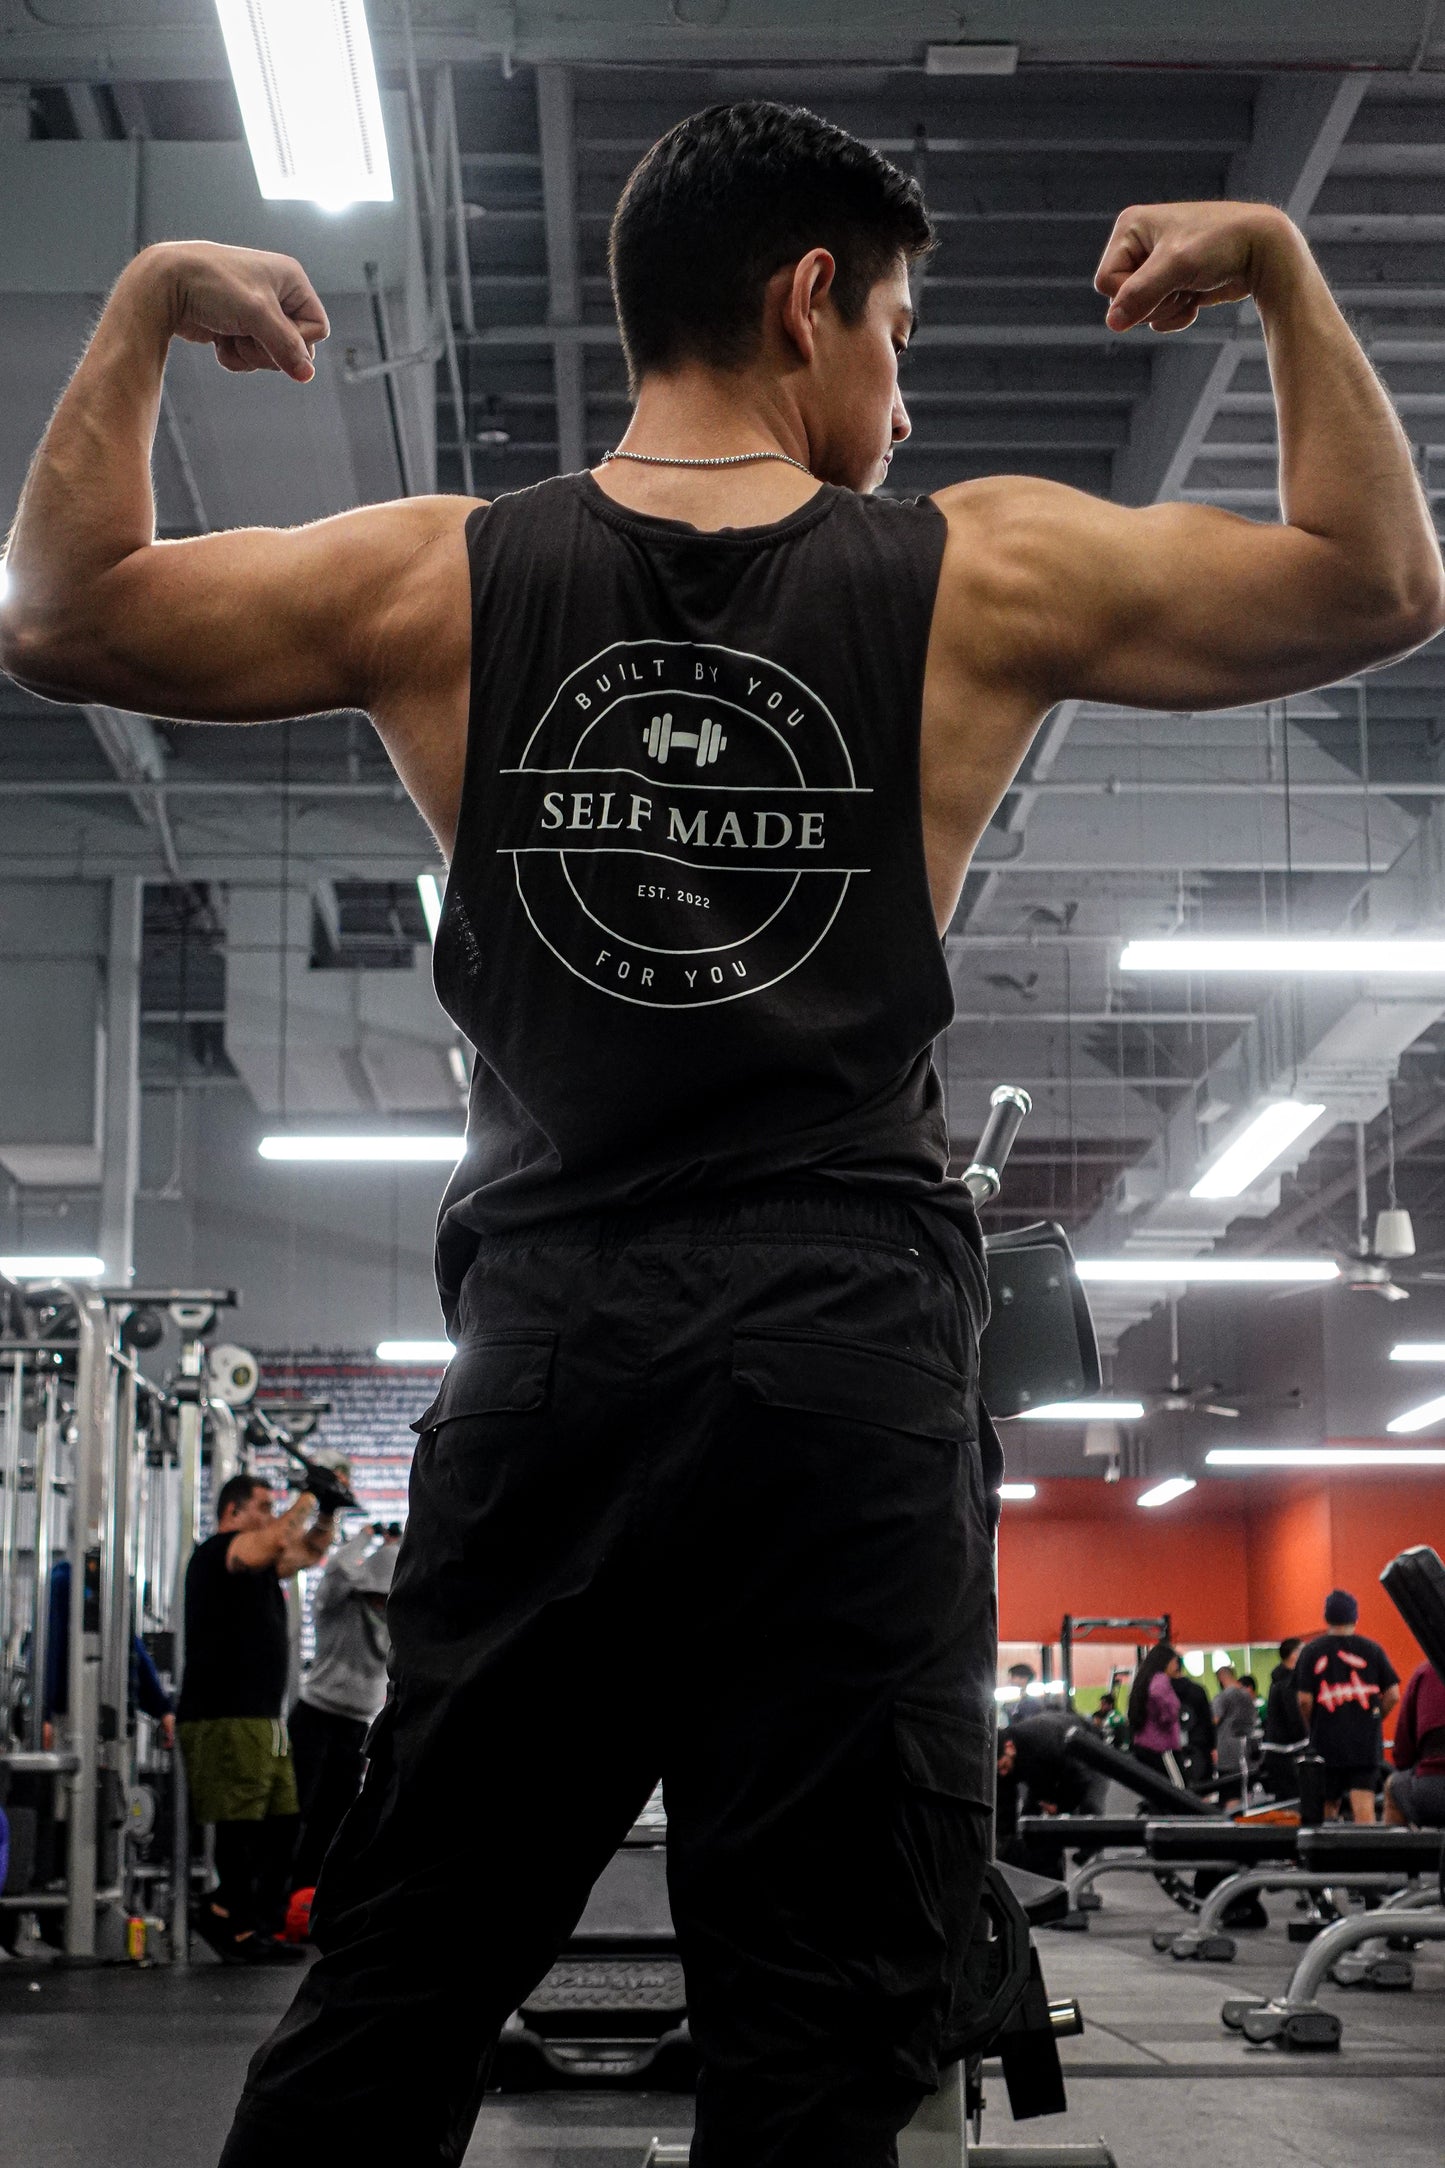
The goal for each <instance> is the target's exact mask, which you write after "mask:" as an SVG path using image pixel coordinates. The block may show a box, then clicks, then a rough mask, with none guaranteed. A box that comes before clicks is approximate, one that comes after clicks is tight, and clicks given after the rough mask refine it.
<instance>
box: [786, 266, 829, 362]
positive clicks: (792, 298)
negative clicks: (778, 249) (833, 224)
mask: <svg viewBox="0 0 1445 2168" xmlns="http://www.w3.org/2000/svg"><path fill="white" fill-rule="evenodd" d="M837 270H838V266H837V264H836V263H835V262H834V260H833V258H832V256H831V255H830V254H829V253H828V251H827V249H825V248H810V249H809V250H808V253H807V255H806V256H800V257H799V258H798V261H797V262H796V263H795V264H794V266H793V269H792V273H791V276H789V274H787V273H786V272H780V273H779V274H778V276H779V278H780V279H785V280H786V285H785V287H784V290H783V294H782V312H781V314H782V328H783V332H784V334H785V336H786V337H787V338H788V339H789V340H790V342H791V343H792V345H793V346H794V348H795V349H796V350H797V354H798V358H799V359H800V360H801V361H804V362H810V361H811V360H812V359H813V353H814V349H815V347H816V344H817V328H818V313H819V311H820V310H821V308H822V306H823V304H824V302H825V301H826V300H827V298H828V296H829V294H830V293H831V292H832V290H833V280H834V278H835V277H836V275H837Z"/></svg>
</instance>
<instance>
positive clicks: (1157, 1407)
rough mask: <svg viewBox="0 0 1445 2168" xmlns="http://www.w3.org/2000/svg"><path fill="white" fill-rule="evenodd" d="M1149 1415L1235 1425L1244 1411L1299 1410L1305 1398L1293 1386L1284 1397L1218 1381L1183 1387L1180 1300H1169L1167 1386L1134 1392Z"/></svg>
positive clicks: (1208, 1380)
mask: <svg viewBox="0 0 1445 2168" xmlns="http://www.w3.org/2000/svg"><path fill="white" fill-rule="evenodd" d="M1136 1397H1137V1398H1138V1399H1140V1400H1142V1401H1143V1403H1144V1412H1145V1414H1146V1416H1149V1415H1214V1416H1221V1417H1223V1418H1224V1420H1225V1421H1227V1422H1231V1423H1237V1422H1238V1421H1239V1418H1240V1416H1241V1415H1242V1414H1243V1413H1244V1411H1245V1409H1246V1408H1300V1407H1303V1405H1304V1394H1303V1393H1302V1392H1301V1391H1300V1388H1299V1387H1298V1386H1297V1385H1295V1386H1292V1387H1291V1388H1290V1390H1289V1391H1288V1392H1285V1393H1269V1392H1265V1393H1255V1392H1247V1391H1246V1392H1235V1391H1233V1390H1232V1389H1231V1388H1229V1387H1227V1386H1224V1385H1221V1384H1220V1383H1219V1381H1218V1379H1217V1378H1204V1379H1201V1380H1200V1381H1199V1383H1198V1384H1195V1385H1185V1384H1184V1383H1183V1382H1182V1380H1181V1378H1180V1374H1179V1297H1178V1296H1177V1295H1176V1294H1171V1295H1170V1297H1169V1383H1168V1384H1167V1385H1152V1386H1151V1385H1145V1386H1141V1387H1139V1388H1138V1389H1137V1391H1136Z"/></svg>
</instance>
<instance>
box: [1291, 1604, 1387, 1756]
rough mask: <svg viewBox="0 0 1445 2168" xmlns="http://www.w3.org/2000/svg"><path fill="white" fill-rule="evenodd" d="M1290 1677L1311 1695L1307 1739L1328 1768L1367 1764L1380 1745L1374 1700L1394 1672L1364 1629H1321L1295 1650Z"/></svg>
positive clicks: (1375, 1701)
mask: <svg viewBox="0 0 1445 2168" xmlns="http://www.w3.org/2000/svg"><path fill="white" fill-rule="evenodd" d="M1295 1678H1296V1681H1297V1684H1298V1687H1299V1691H1300V1692H1301V1693H1302V1694H1310V1695H1312V1696H1313V1698H1314V1709H1313V1712H1312V1715H1311V1720H1310V1744H1311V1745H1312V1746H1313V1747H1314V1748H1315V1750H1316V1752H1317V1753H1319V1754H1321V1755H1323V1757H1324V1760H1325V1762H1326V1764H1327V1765H1329V1766H1331V1767H1334V1768H1356V1767H1364V1766H1365V1765H1367V1764H1373V1763H1374V1762H1375V1761H1376V1760H1377V1759H1378V1757H1379V1749H1380V1729H1379V1727H1380V1701H1381V1697H1382V1696H1383V1694H1384V1692H1385V1689H1386V1688H1387V1687H1389V1686H1393V1685H1394V1684H1395V1683H1396V1673H1395V1668H1394V1666H1393V1664H1392V1663H1391V1662H1390V1659H1389V1657H1388V1656H1387V1655H1386V1654H1385V1651H1384V1650H1383V1649H1382V1648H1381V1646H1380V1644H1379V1642H1378V1641H1372V1640H1371V1639H1370V1637H1369V1635H1368V1634H1359V1633H1323V1634H1320V1635H1318V1636H1317V1637H1316V1639H1315V1640H1313V1641H1309V1642H1307V1643H1306V1644H1305V1646H1304V1647H1303V1648H1302V1649H1301V1650H1300V1653H1299V1657H1298V1660H1297V1663H1296V1666H1295Z"/></svg>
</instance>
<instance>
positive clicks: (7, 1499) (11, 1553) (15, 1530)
mask: <svg viewBox="0 0 1445 2168" xmlns="http://www.w3.org/2000/svg"><path fill="white" fill-rule="evenodd" d="M8 1383H9V1391H8V1392H7V1394H6V1398H5V1420H4V1427H3V1429H0V1688H3V1699H0V1725H3V1730H0V1740H3V1741H5V1742H8V1740H9V1736H10V1682H11V1680H12V1679H13V1678H14V1677H15V1672H16V1663H15V1658H16V1654H17V1653H18V1652H17V1651H16V1649H15V1647H14V1628H15V1611H16V1596H17V1591H18V1586H19V1579H20V1571H19V1561H18V1558H17V1556H16V1546H17V1544H18V1542H19V1535H20V1512H19V1508H20V1421H21V1410H22V1407H23V1405H24V1399H25V1357H24V1356H23V1355H14V1356H12V1357H11V1360H10V1366H9V1380H8ZM35 1698H36V1697H35V1696H34V1695H33V1694H32V1696H31V1703H32V1706H33V1705H34V1701H35Z"/></svg>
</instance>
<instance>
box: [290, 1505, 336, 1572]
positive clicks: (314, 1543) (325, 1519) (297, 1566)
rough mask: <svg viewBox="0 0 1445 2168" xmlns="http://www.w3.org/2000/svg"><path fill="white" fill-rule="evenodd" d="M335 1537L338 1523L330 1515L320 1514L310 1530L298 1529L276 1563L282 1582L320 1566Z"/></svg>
mask: <svg viewBox="0 0 1445 2168" xmlns="http://www.w3.org/2000/svg"><path fill="white" fill-rule="evenodd" d="M288 1518H289V1516H288ZM335 1535H336V1521H335V1519H334V1517H333V1516H332V1515H331V1514H329V1513H319V1514H318V1515H317V1516H316V1519H315V1521H314V1522H313V1523H312V1524H311V1526H310V1527H309V1528H307V1527H298V1528H296V1529H295V1530H294V1531H293V1532H292V1533H291V1534H290V1536H289V1537H288V1539H287V1542H286V1546H285V1548H284V1550H283V1551H282V1553H281V1555H280V1557H279V1558H278V1559H277V1561H276V1571H277V1573H278V1574H279V1575H280V1576H281V1578H282V1580H283V1581H285V1580H289V1579H290V1578H291V1576H292V1575H293V1574H296V1573H307V1572H309V1571H310V1570H311V1568H312V1567H314V1566H319V1565H320V1564H321V1563H322V1561H323V1559H324V1558H325V1556H326V1553H327V1552H328V1551H329V1550H330V1548H331V1545H332V1542H333V1540H334V1539H335Z"/></svg>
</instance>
